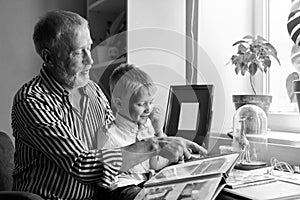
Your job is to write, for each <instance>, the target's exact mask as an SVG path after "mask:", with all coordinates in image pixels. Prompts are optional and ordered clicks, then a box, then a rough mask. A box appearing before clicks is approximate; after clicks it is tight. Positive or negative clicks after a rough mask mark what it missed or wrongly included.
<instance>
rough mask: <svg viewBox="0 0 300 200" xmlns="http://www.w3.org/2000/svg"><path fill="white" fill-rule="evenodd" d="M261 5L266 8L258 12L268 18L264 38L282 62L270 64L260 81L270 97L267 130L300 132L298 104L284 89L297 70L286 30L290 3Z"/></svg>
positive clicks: (280, 0) (270, 0)
mask: <svg viewBox="0 0 300 200" xmlns="http://www.w3.org/2000/svg"><path fill="white" fill-rule="evenodd" d="M264 2H265V3H264V5H265V9H262V10H261V11H262V12H263V17H265V18H266V19H267V20H265V22H266V23H264V24H263V30H265V34H264V36H265V37H266V38H268V39H269V41H270V43H271V44H273V45H274V46H275V48H276V49H277V51H278V57H279V59H280V62H281V66H279V65H278V64H277V63H276V62H275V60H274V61H273V62H272V66H271V68H270V72H269V74H268V76H267V77H266V79H265V80H264V81H263V83H264V84H265V87H264V88H265V90H266V91H268V92H269V94H270V95H272V96H273V100H272V103H271V106H270V113H269V117H268V118H269V127H270V128H271V130H274V131H276V130H277V131H292V132H300V115H299V112H298V105H297V102H291V100H290V98H289V96H288V93H287V89H286V78H287V76H288V75H289V74H291V73H292V72H294V71H296V68H295V67H294V66H293V65H292V63H291V61H290V52H291V49H292V46H293V41H292V40H291V38H290V36H289V34H288V31H287V20H288V16H289V13H290V9H291V6H292V1H287V0H265V1H264ZM256 26H257V25H256ZM282 122H284V123H282Z"/></svg>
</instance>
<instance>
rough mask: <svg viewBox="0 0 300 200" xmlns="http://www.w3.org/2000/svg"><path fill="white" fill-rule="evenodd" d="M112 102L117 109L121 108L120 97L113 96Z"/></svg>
mask: <svg viewBox="0 0 300 200" xmlns="http://www.w3.org/2000/svg"><path fill="white" fill-rule="evenodd" d="M114 104H115V107H116V108H117V110H120V109H121V108H122V101H121V99H120V98H114Z"/></svg>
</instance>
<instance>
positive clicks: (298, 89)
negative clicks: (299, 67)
mask: <svg viewBox="0 0 300 200" xmlns="http://www.w3.org/2000/svg"><path fill="white" fill-rule="evenodd" d="M293 92H294V93H295V95H296V99H297V103H298V109H299V111H300V79H299V80H294V81H293Z"/></svg>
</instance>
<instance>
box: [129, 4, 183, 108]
mask: <svg viewBox="0 0 300 200" xmlns="http://www.w3.org/2000/svg"><path fill="white" fill-rule="evenodd" d="M127 7H128V13H127V14H128V30H129V31H128V62H129V63H134V64H136V65H138V66H139V67H141V68H142V69H143V70H145V71H146V72H147V73H149V74H150V76H151V77H152V78H153V80H154V82H156V83H157V84H158V85H159V90H158V94H157V98H156V102H157V103H158V104H160V105H162V106H163V107H165V106H166V102H167V97H168V90H169V86H170V85H171V84H172V85H175V84H181V85H182V84H185V1H183V0H163V1H162V0H130V1H128V6H127Z"/></svg>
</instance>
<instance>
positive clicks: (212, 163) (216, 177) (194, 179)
mask: <svg viewBox="0 0 300 200" xmlns="http://www.w3.org/2000/svg"><path fill="white" fill-rule="evenodd" d="M238 158H239V154H238V153H230V154H221V155H215V156H208V157H203V158H199V159H195V160H192V161H187V162H185V163H181V164H176V165H171V166H168V167H165V168H163V169H162V170H161V171H159V172H158V173H157V174H156V175H154V176H153V177H152V178H151V179H150V180H148V181H147V182H146V183H145V184H144V188H143V189H142V191H141V192H140V193H139V194H138V195H137V197H136V198H135V200H154V199H166V200H171V199H172V200H173V199H201V200H213V199H215V198H216V197H217V195H218V194H219V193H220V192H221V190H222V189H223V188H224V187H225V185H226V178H227V177H228V175H229V172H230V171H231V170H232V168H233V167H234V165H235V163H236V162H237V160H238Z"/></svg>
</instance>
